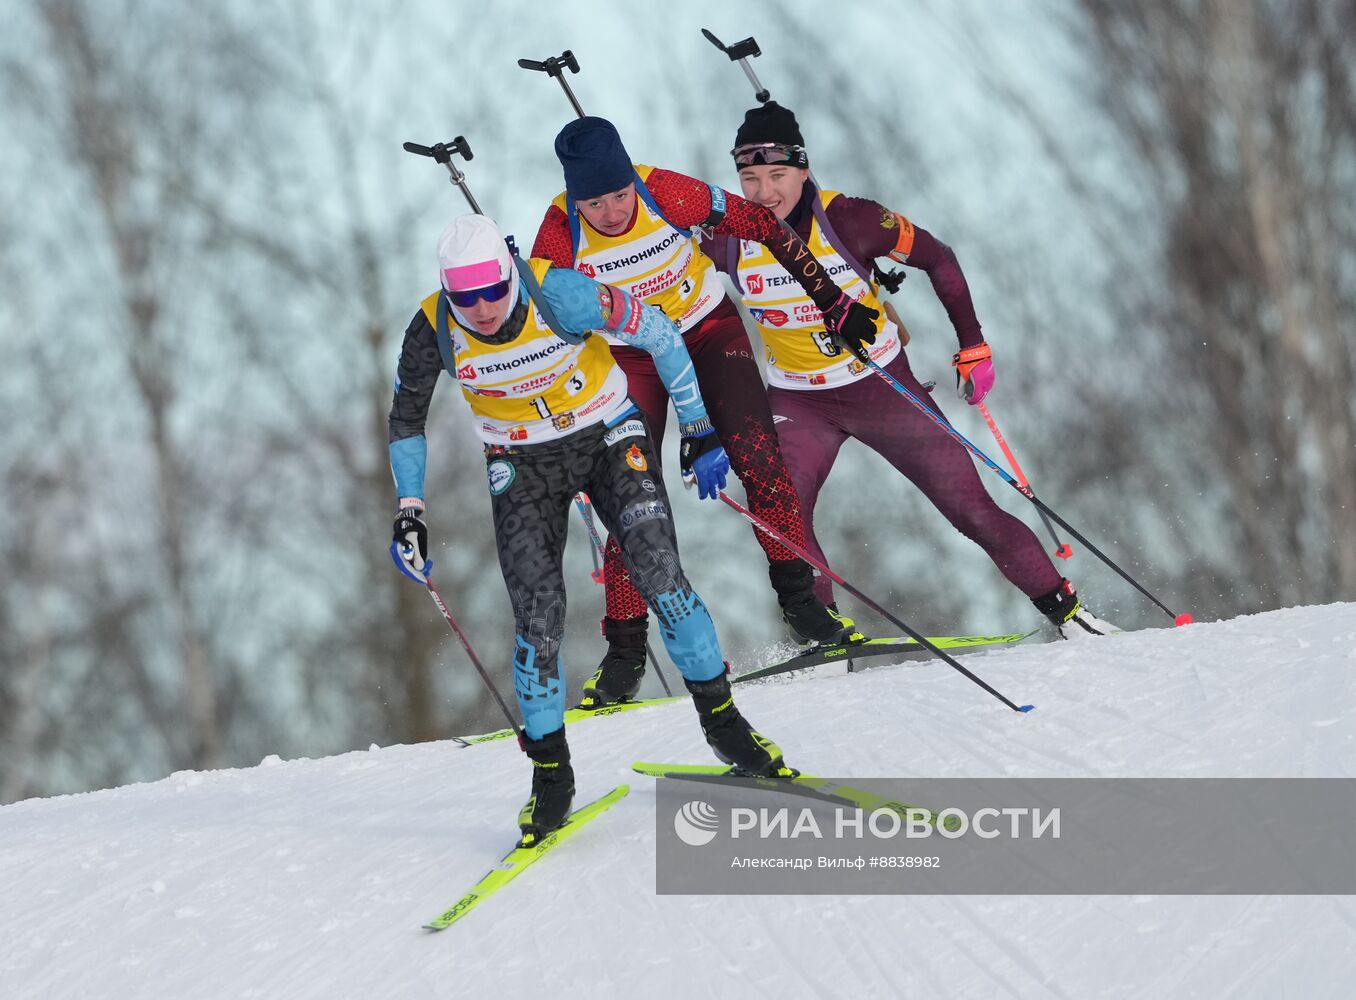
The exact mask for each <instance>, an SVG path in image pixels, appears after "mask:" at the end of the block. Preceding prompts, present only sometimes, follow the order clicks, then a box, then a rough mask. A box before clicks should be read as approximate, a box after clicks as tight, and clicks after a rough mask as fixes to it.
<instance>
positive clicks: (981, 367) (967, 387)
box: [951, 343, 995, 406]
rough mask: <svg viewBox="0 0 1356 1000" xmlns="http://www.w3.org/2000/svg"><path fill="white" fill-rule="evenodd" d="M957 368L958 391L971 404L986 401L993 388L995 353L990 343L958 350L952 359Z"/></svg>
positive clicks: (976, 404)
mask: <svg viewBox="0 0 1356 1000" xmlns="http://www.w3.org/2000/svg"><path fill="white" fill-rule="evenodd" d="M951 364H952V365H953V366H954V367H955V369H956V392H957V393H958V394H959V395H960V398H961V399H963V400H965V401H966V402H967V403H969V404H970V405H971V406H978V405H979V404H980V403H982V402H984V397H985V396H987V395H988V394H989V390H990V389H992V388H993V383H994V378H995V376H994V370H993V355H992V352H991V351H990V350H989V345H988V344H983V343H981V344H979V345H978V346H976V347H967V348H966V349H965V350H963V351H957V352H956V354H955V356H954V357H952V359H951Z"/></svg>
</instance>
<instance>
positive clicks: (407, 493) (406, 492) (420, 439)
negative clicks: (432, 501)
mask: <svg viewBox="0 0 1356 1000" xmlns="http://www.w3.org/2000/svg"><path fill="white" fill-rule="evenodd" d="M389 451H390V453H391V475H392V476H394V477H395V487H396V496H397V497H399V498H402V499H403V498H404V497H418V498H419V499H420V500H422V499H424V467H425V465H426V464H427V462H428V438H426V437H424V435H422V434H419V435H416V436H415V437H407V438H401V439H400V440H399V441H392V442H391V444H390V446H389Z"/></svg>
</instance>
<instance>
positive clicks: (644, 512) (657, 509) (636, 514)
mask: <svg viewBox="0 0 1356 1000" xmlns="http://www.w3.org/2000/svg"><path fill="white" fill-rule="evenodd" d="M668 516H669V511H668V508H667V507H665V506H664V501H663V500H647V501H645V502H644V503H638V504H632V505H631V506H630V507H627V508H626V509H625V510H624V511H622V513H621V525H622V527H623V528H630V527H632V526H633V525H637V524H639V523H640V522H641V521H659V520H668Z"/></svg>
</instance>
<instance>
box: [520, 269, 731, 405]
mask: <svg viewBox="0 0 1356 1000" xmlns="http://www.w3.org/2000/svg"><path fill="white" fill-rule="evenodd" d="M541 290H542V294H543V295H545V296H546V301H547V303H548V304H549V305H550V306H551V308H552V309H553V310H554V311H555V314H556V320H557V322H558V323H559V324H560V325H561V326H562V327H564V330H565V332H566V333H572V334H583V333H585V332H586V331H588V330H605V331H607V332H608V333H610V334H612V335H613V336H614V337H617V338H618V339H620V340H623V341H626V342H627V343H629V344H634V346H636V347H639V348H641V349H643V350H646V351H649V352H650V354H651V355H653V356H654V366H655V370H656V371H658V373H659V378H660V380H661V381H662V382H663V383H664V388H665V389H667V390H668V393H669V398H670V399H672V400H673V408H674V410H675V411H676V412H677V414H678V422H679V423H682V424H692V423H696V422H697V421H699V420H703V419H705V417H706V405H705V404H704V403H703V402H702V396H701V391H700V390H699V389H698V388H697V372H696V370H695V369H694V368H693V367H692V359H691V358H690V357H689V356H688V353H687V345H686V344H685V343H684V342H683V335H682V334H681V333H679V332H678V326H677V324H675V323H674V322H673V321H672V320H671V319H669V318H668V317H667V316H665V315H664V313H663V312H661V311H660V310H658V309H656V308H654V307H653V306H647V305H643V304H642V303H641V302H640V300H639V299H637V298H635V297H634V296H632V295H630V294H628V293H627V292H624V291H622V290H621V289H620V288H614V287H613V286H611V285H603V284H600V283H598V282H596V281H594V280H593V279H592V278H590V277H587V276H586V275H583V274H580V273H579V272H578V271H567V270H565V269H564V268H558V267H553V268H551V270H549V271H547V272H546V277H545V278H543V279H542V283H541Z"/></svg>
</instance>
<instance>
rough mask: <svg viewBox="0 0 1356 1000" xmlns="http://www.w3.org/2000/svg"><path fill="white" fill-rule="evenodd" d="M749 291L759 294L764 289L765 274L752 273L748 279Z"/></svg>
mask: <svg viewBox="0 0 1356 1000" xmlns="http://www.w3.org/2000/svg"><path fill="white" fill-rule="evenodd" d="M748 285H749V291H750V292H752V293H753V294H754V295H758V294H760V293H761V292H762V291H763V276H762V275H761V274H751V275H749V280H748Z"/></svg>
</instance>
